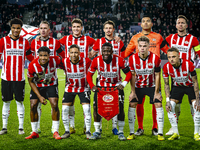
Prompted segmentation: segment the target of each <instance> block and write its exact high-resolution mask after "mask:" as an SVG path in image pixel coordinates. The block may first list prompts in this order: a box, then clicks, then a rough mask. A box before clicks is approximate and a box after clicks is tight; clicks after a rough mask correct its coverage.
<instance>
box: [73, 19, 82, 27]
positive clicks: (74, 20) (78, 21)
mask: <svg viewBox="0 0 200 150" xmlns="http://www.w3.org/2000/svg"><path fill="white" fill-rule="evenodd" d="M73 23H79V24H81V26H83V22H82V20H81V19H79V18H74V19H73V20H72V24H73Z"/></svg>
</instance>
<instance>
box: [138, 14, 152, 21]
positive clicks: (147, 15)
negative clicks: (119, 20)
mask: <svg viewBox="0 0 200 150" xmlns="http://www.w3.org/2000/svg"><path fill="white" fill-rule="evenodd" d="M146 17H148V18H150V20H151V18H152V17H151V15H149V14H145V15H144V16H143V17H142V19H143V18H146ZM142 19H141V21H142ZM151 22H152V20H151Z"/></svg>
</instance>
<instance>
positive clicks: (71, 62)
mask: <svg viewBox="0 0 200 150" xmlns="http://www.w3.org/2000/svg"><path fill="white" fill-rule="evenodd" d="M69 60H70V62H71V63H72V64H73V65H76V64H78V63H79V62H80V60H81V57H80V56H79V61H78V62H77V63H73V62H72V61H71V57H69Z"/></svg>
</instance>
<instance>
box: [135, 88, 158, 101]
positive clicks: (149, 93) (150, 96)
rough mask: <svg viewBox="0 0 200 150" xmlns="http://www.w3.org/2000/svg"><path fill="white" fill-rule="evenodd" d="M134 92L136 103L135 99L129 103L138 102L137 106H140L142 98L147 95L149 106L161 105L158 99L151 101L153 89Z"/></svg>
mask: <svg viewBox="0 0 200 150" xmlns="http://www.w3.org/2000/svg"><path fill="white" fill-rule="evenodd" d="M135 92H136V95H137V98H138V101H137V100H136V99H132V100H131V102H138V104H142V100H143V97H144V96H145V95H147V96H149V98H150V104H154V103H161V101H159V100H158V99H155V101H153V98H154V93H155V87H147V88H135Z"/></svg>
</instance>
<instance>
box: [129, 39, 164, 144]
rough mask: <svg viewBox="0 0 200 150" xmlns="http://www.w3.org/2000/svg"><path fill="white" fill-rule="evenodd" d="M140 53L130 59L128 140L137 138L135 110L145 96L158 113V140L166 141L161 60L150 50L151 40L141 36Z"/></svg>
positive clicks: (139, 42)
mask: <svg viewBox="0 0 200 150" xmlns="http://www.w3.org/2000/svg"><path fill="white" fill-rule="evenodd" d="M137 42H138V49H139V52H138V53H136V54H134V55H132V56H131V57H130V58H129V67H130V70H131V73H132V79H131V82H130V83H131V94H130V96H129V110H128V119H129V128H130V135H129V136H128V137H127V139H128V140H132V139H134V138H135V135H134V125H135V110H136V106H137V104H141V103H142V99H143V97H144V96H145V95H148V96H149V97H150V103H151V104H154V105H155V107H156V112H157V123H158V140H164V137H163V126H164V111H163V107H162V96H161V94H160V93H159V86H160V70H161V67H160V65H161V60H160V58H159V57H158V56H157V55H155V54H154V53H152V52H150V51H148V50H149V38H147V37H146V36H141V37H140V38H138V40H137Z"/></svg>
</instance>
